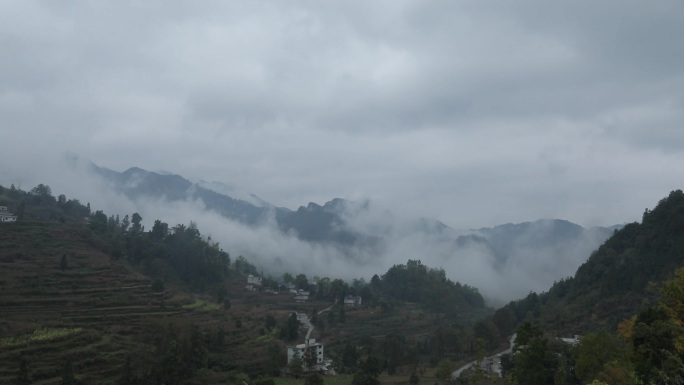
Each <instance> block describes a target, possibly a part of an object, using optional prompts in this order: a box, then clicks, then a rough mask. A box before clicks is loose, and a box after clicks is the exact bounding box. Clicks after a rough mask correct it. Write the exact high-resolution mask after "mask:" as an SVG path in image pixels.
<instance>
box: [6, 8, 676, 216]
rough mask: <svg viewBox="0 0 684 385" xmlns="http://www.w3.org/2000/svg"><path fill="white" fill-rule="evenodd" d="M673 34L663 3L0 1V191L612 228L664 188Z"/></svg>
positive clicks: (669, 170) (671, 145) (668, 165)
mask: <svg viewBox="0 0 684 385" xmlns="http://www.w3.org/2000/svg"><path fill="white" fill-rule="evenodd" d="M683 38H684V2H682V1H681V0H663V1H658V2H648V3H645V2H642V1H630V0H627V1H623V0H620V1H608V0H605V1H588V0H586V1H585V0H578V1H567V2H549V1H545V0H521V1H515V2H514V1H503V0H502V1H456V0H454V1H427V0H426V1H403V0H387V1H381V0H378V1H373V2H369V1H349V0H345V1H332V0H331V1H292V2H284V1H276V0H273V1H267V0H264V1H254V0H250V1H211V0H207V1H201V2H189V1H174V0H170V1H146V2H139V1H124V0H122V1H116V2H94V1H70V2H54V1H47V0H46V1H36V0H22V1H9V0H0V52H2V59H1V60H0V138H1V139H0V142H1V143H2V147H1V148H2V151H0V183H2V184H5V185H8V184H10V183H15V184H19V185H21V186H22V187H24V188H31V187H32V186H35V185H37V184H38V183H49V184H50V185H51V186H52V188H53V191H55V192H57V193H58V192H60V191H65V190H66V191H69V192H72V191H74V193H77V192H78V186H79V185H78V183H79V180H78V179H74V178H68V177H67V175H68V173H66V172H64V167H65V166H64V161H63V160H64V159H65V157H67V156H69V157H71V156H78V157H79V158H80V159H84V160H89V161H92V162H94V163H96V164H98V165H100V166H104V167H108V168H111V169H114V170H117V171H123V170H125V169H127V168H129V167H132V166H138V167H141V168H144V169H147V170H153V171H168V172H172V173H177V174H180V175H183V176H185V177H187V178H201V179H204V180H208V181H220V182H223V183H227V184H230V185H232V186H236V187H239V188H240V189H243V190H248V191H250V192H253V193H255V194H256V195H258V196H260V197H261V198H263V199H265V200H266V201H268V202H271V203H272V204H275V205H278V206H283V207H288V208H291V209H296V208H297V207H299V206H301V205H304V206H305V205H306V204H307V203H308V202H317V203H319V204H322V203H324V202H326V201H329V200H331V199H333V198H335V197H341V198H346V199H350V200H362V199H370V200H371V201H374V202H379V204H381V205H383V206H385V207H391V208H393V209H395V210H398V211H402V212H405V213H407V215H416V216H423V217H429V218H435V219H438V220H441V221H442V222H444V223H446V224H448V225H450V226H452V227H454V228H477V227H483V226H494V225H497V224H502V223H508V222H512V223H518V222H523V221H531V220H535V219H539V218H564V219H568V220H571V221H573V222H575V223H579V224H581V225H583V226H592V225H603V226H607V225H613V224H619V223H625V222H631V221H635V220H639V219H640V217H641V214H642V213H643V211H644V209H645V208H652V207H653V206H655V204H656V203H657V202H658V200H660V199H661V198H663V197H665V196H666V195H667V194H668V193H669V192H670V191H671V190H674V189H678V188H681V187H682V182H683V181H684V167H682V164H684V127H682V123H683V122H684V44H682V39H683Z"/></svg>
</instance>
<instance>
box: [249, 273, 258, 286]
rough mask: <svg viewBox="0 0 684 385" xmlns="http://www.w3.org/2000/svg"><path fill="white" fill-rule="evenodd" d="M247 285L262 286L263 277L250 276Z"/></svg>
mask: <svg viewBox="0 0 684 385" xmlns="http://www.w3.org/2000/svg"><path fill="white" fill-rule="evenodd" d="M247 284H248V285H258V286H261V277H258V276H256V275H252V274H250V275H248V276H247Z"/></svg>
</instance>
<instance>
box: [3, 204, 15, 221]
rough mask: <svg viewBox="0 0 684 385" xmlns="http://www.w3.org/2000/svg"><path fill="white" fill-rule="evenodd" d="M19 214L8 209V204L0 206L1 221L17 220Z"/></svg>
mask: <svg viewBox="0 0 684 385" xmlns="http://www.w3.org/2000/svg"><path fill="white" fill-rule="evenodd" d="M16 221H17V216H16V215H14V214H12V213H11V212H9V211H7V206H0V222H16Z"/></svg>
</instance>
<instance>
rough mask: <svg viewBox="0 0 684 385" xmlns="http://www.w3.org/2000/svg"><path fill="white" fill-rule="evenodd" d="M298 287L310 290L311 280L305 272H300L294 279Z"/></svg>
mask: <svg viewBox="0 0 684 385" xmlns="http://www.w3.org/2000/svg"><path fill="white" fill-rule="evenodd" d="M294 283H295V286H297V289H301V290H309V280H308V279H307V278H306V275H305V274H298V275H297V277H296V278H295V280H294Z"/></svg>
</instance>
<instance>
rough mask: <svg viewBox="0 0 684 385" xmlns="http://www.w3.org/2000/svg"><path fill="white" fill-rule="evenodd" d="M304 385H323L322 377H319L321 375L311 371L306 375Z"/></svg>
mask: <svg viewBox="0 0 684 385" xmlns="http://www.w3.org/2000/svg"><path fill="white" fill-rule="evenodd" d="M304 385H323V377H321V375H320V374H318V373H311V374H309V375H308V376H306V380H304Z"/></svg>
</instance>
